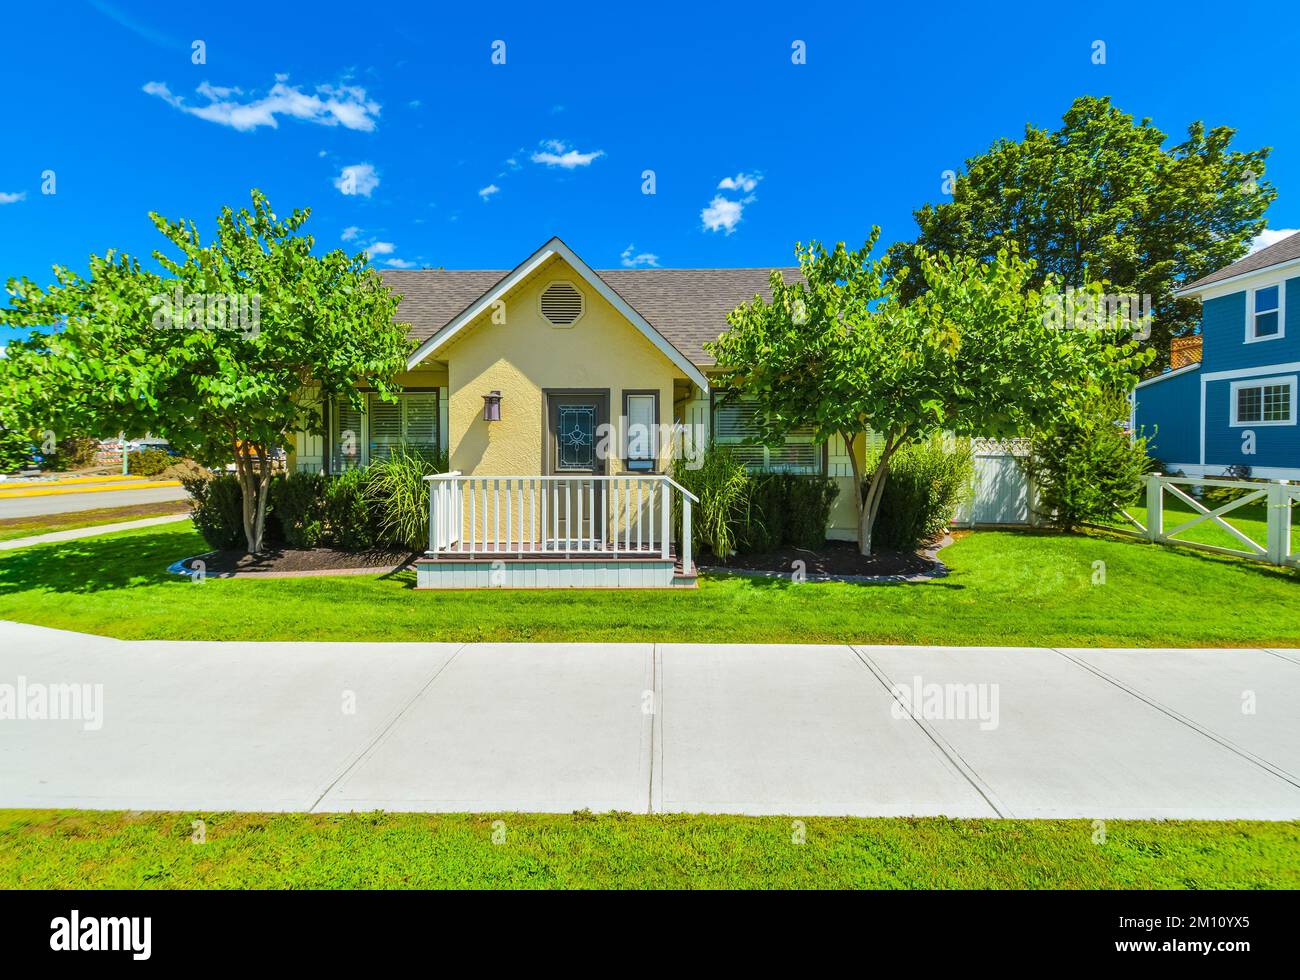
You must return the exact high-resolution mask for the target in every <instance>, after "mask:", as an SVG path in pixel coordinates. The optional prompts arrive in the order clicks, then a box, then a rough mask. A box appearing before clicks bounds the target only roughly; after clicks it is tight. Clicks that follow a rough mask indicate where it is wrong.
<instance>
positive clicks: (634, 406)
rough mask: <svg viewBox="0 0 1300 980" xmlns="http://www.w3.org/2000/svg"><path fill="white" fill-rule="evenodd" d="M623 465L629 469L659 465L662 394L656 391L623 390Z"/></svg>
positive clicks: (641, 470) (646, 469) (637, 470)
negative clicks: (660, 396)
mask: <svg viewBox="0 0 1300 980" xmlns="http://www.w3.org/2000/svg"><path fill="white" fill-rule="evenodd" d="M623 418H624V422H623V424H624V425H625V426H626V427H627V428H626V429H625V430H624V439H625V440H626V442H625V443H624V448H623V465H624V466H625V467H626V468H627V469H628V471H629V472H633V473H648V472H650V471H651V470H653V469H654V468H655V462H656V459H655V457H656V455H657V453H656V451H657V449H658V431H659V395H658V393H656V392H653V391H637V392H630V391H626V392H624V393H623Z"/></svg>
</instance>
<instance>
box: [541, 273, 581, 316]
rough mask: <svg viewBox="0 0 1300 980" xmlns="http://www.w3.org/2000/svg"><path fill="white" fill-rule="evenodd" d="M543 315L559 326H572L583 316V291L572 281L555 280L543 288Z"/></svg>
mask: <svg viewBox="0 0 1300 980" xmlns="http://www.w3.org/2000/svg"><path fill="white" fill-rule="evenodd" d="M541 309H542V316H544V317H546V319H547V320H549V321H550V322H551V323H552V324H554V325H555V326H557V327H571V326H573V324H574V323H576V322H577V320H578V318H579V317H580V316H582V293H580V292H579V291H578V287H577V286H575V285H574V284H573V283H571V282H564V281H563V280H560V281H557V282H553V283H551V284H550V285H549V286H547V287H546V288H545V289H543V290H542V296H541Z"/></svg>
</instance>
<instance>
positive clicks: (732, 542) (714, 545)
mask: <svg viewBox="0 0 1300 980" xmlns="http://www.w3.org/2000/svg"><path fill="white" fill-rule="evenodd" d="M673 479H675V480H676V481H677V482H678V483H680V484H681V485H682V486H684V487H685V488H686V489H687V490H690V491H691V492H692V493H693V494H695V495H696V496H697V497H699V498H700V502H699V504H698V506H697V507H696V508H695V510H694V511H693V512H692V515H691V517H692V521H691V531H692V534H691V537H692V538H693V539H694V541H693V546H694V547H695V549H696V551H697V552H703V551H704V550H706V549H707V550H708V551H709V552H711V553H712V554H713V555H714V557H716V558H719V559H721V560H723V561H725V560H726V559H727V557H728V556H730V555H731V554H733V553H742V552H744V553H759V552H764V551H775V550H776V549H778V548H782V547H785V546H787V545H794V546H795V547H799V548H818V547H820V546H821V545H822V544H823V543H824V542H825V540H826V522H827V520H828V519H829V518H830V511H831V505H832V504H833V503H834V502H835V496H836V494H838V493H839V487H838V486H836V484H835V481H834V480H830V479H827V478H825V477H820V476H801V475H795V474H791V473H757V474H751V473H750V472H749V471H748V470H747V469H745V465H744V464H743V463H742V462H740V460H738V459H737V458H736V456H735V454H733V453H732V452H731V450H730V449H728V448H727V447H726V446H719V445H717V444H714V445H711V446H710V447H709V448H708V450H707V451H706V452H705V454H704V457H703V459H702V460H701V465H700V466H699V467H698V468H697V469H688V468H687V467H686V465H685V461H684V460H678V461H677V463H676V464H675V466H674V470H673ZM675 506H676V507H678V511H677V512H675V513H674V515H673V521H674V523H676V522H678V521H680V520H681V514H680V504H677V503H675Z"/></svg>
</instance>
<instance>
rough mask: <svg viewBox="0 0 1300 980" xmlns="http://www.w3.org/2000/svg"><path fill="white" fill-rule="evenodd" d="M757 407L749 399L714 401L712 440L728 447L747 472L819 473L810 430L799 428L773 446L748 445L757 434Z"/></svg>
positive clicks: (819, 458)
mask: <svg viewBox="0 0 1300 980" xmlns="http://www.w3.org/2000/svg"><path fill="white" fill-rule="evenodd" d="M756 415H757V407H756V405H755V403H754V402H753V401H751V400H749V399H741V400H739V401H734V400H733V401H728V402H725V403H724V402H721V401H719V402H715V403H714V406H713V439H714V441H715V442H717V443H718V444H719V445H725V446H729V447H731V451H732V452H733V453H734V454H735V455H736V458H737V459H739V460H740V461H741V462H743V463H744V464H745V466H746V468H747V469H750V470H753V471H756V472H768V473H813V474H816V473H820V472H821V470H822V465H821V464H822V451H821V447H820V446H818V445H817V444H816V443H814V442H813V437H812V429H811V428H807V429H799V430H796V431H794V432H791V433H790V434H789V435H788V436H786V438H785V441H784V442H782V443H779V444H777V445H775V446H762V445H757V444H755V443H750V442H747V440H749V439H752V438H754V437H756V436H757V435H758V426H757V424H756V418H755V417H756Z"/></svg>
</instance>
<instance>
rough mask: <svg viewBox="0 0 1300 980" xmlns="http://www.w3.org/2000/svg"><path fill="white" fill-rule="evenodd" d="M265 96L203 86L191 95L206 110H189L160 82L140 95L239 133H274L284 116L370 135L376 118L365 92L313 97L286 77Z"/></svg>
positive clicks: (355, 89) (327, 90)
mask: <svg viewBox="0 0 1300 980" xmlns="http://www.w3.org/2000/svg"><path fill="white" fill-rule="evenodd" d="M275 78H276V81H275V84H274V85H273V86H271V90H270V91H269V92H268V93H267V94H266V95H263V96H261V97H249V98H248V99H247V100H246V101H241V98H242V97H243V96H244V92H243V90H242V89H238V88H224V87H220V86H216V85H209V84H208V83H207V82H204V83H203V84H202V85H200V86H199V87H198V88H197V89H196V90H195V91H196V92H197V93H198V94H199V95H200V96H202V97H203V98H205V99H207V105H190V104H189V103H188V102H186V101H185V99H184V98H182V97H181V96H179V95H173V94H172V91H171V89H170V88H168V87H167V83H166V82H149V83H148V84H146V85H145V86H144V91H145V92H146V93H147V94H149V95H156V96H157V97H158V98H160V99H162V100H163V101H164V102H166V103H167V104H168V105H170V106H172V107H173V108H176V109H179V110H180V111H181V112H185V113H189V114H190V115H191V116H197V117H198V118H199V119H206V120H207V121H208V122H214V123H217V124H218V125H221V126H229V127H231V128H232V129H236V130H239V131H240V132H249V131H251V130H254V129H256V128H257V127H258V126H270V127H271V128H272V129H277V128H278V127H279V125H280V124H279V120H278V119H277V117H278V116H287V117H289V118H291V119H299V120H302V121H303V122H310V123H316V124H317V125H320V126H343V127H344V128H345V129H359V130H361V131H363V132H367V133H368V132H371V131H372V130H373V129H374V128H375V120H376V119H377V118H378V116H379V108H380V107H379V103H378V102H376V101H374V100H373V99H370V98H367V97H366V90H365V89H364V88H361V87H360V86H358V85H317V86H316V90H315V92H314V93H311V94H309V93H306V92H303V91H302V89H301V88H299V87H298V86H297V85H289V84H288V83H287V81H286V79H287V78H288V76H287V75H276V76H275Z"/></svg>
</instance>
